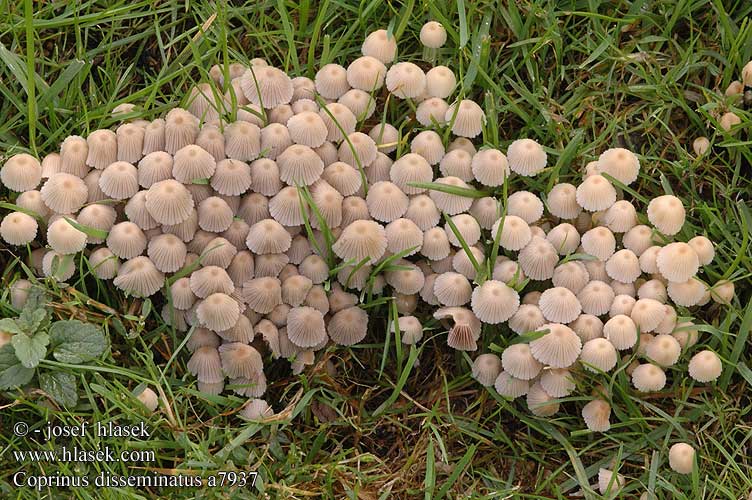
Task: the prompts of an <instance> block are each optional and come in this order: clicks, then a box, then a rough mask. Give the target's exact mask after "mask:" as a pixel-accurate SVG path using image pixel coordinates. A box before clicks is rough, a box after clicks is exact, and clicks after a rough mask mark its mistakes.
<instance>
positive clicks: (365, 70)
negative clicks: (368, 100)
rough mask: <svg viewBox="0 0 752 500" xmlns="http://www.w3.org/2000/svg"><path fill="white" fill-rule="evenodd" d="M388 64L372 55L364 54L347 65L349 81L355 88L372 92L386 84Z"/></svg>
mask: <svg viewBox="0 0 752 500" xmlns="http://www.w3.org/2000/svg"><path fill="white" fill-rule="evenodd" d="M385 76H386V66H384V63H383V62H381V61H380V60H378V59H377V58H375V57H372V56H362V57H358V58H357V59H355V60H354V61H353V62H351V63H350V65H349V66H348V67H347V83H348V84H349V85H350V87H352V88H354V89H360V90H364V91H366V92H371V91H373V90H377V89H380V88H381V87H382V86H383V85H384V77H385Z"/></svg>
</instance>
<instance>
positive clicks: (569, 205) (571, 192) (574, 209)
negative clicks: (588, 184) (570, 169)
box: [546, 183, 582, 219]
mask: <svg viewBox="0 0 752 500" xmlns="http://www.w3.org/2000/svg"><path fill="white" fill-rule="evenodd" d="M576 193H577V189H576V188H575V187H574V186H573V185H572V184H568V183H560V184H556V185H555V186H554V187H553V188H552V189H551V191H549V193H548V198H547V200H546V201H547V203H548V209H549V210H550V212H551V214H552V215H554V216H556V217H559V218H561V219H575V218H576V217H577V216H578V215H579V214H580V212H582V207H580V205H578V204H577V194H576Z"/></svg>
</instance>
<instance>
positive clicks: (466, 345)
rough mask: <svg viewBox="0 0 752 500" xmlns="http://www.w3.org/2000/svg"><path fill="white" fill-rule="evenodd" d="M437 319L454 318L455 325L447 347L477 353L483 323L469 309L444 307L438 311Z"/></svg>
mask: <svg viewBox="0 0 752 500" xmlns="http://www.w3.org/2000/svg"><path fill="white" fill-rule="evenodd" d="M433 317H434V318H436V319H447V318H452V321H453V322H454V325H453V326H452V328H451V329H450V330H449V335H448V336H447V345H448V346H449V347H451V348H452V349H457V350H459V351H475V350H476V349H477V348H478V345H477V343H476V341H477V340H478V339H479V338H480V330H481V322H480V320H478V318H477V317H476V316H475V314H473V312H472V311H470V310H469V309H465V308H464V307H442V308H440V309H437V310H436V311H435V312H434V314H433Z"/></svg>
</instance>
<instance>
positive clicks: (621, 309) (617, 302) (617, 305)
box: [608, 294, 637, 318]
mask: <svg viewBox="0 0 752 500" xmlns="http://www.w3.org/2000/svg"><path fill="white" fill-rule="evenodd" d="M635 302H637V301H636V300H635V298H634V297H630V296H629V295H625V294H620V295H616V296H615V297H614V300H613V302H611V308H610V309H609V310H608V315H609V316H611V317H612V318H613V317H614V316H616V315H617V314H624V315H625V316H630V315H631V314H632V308H633V307H634V305H635Z"/></svg>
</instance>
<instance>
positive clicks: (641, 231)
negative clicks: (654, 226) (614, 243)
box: [622, 224, 653, 257]
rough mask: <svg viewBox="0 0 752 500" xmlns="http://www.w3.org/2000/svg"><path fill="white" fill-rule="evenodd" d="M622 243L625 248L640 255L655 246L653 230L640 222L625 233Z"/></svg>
mask: <svg viewBox="0 0 752 500" xmlns="http://www.w3.org/2000/svg"><path fill="white" fill-rule="evenodd" d="M622 244H623V245H624V248H626V249H629V250H631V251H633V252H634V254H635V255H637V256H638V257H640V256H641V255H642V253H643V252H644V251H645V250H647V249H648V248H650V247H651V246H653V231H652V230H651V229H650V228H649V227H648V226H645V225H642V224H639V225H637V226H635V227H633V228H632V229H630V230H629V231H627V232H626V233H624V236H623V237H622Z"/></svg>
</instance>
